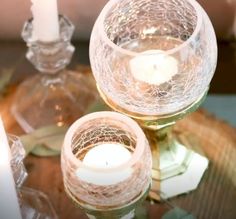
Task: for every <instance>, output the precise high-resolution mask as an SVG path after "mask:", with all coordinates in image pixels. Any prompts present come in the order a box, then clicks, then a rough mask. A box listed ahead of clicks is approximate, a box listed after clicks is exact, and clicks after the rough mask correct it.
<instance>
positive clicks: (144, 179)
mask: <svg viewBox="0 0 236 219" xmlns="http://www.w3.org/2000/svg"><path fill="white" fill-rule="evenodd" d="M90 115H92V114H90ZM90 115H89V116H90ZM94 115H95V114H94ZM97 115H98V116H97V117H96V118H95V117H93V118H91V119H89V120H87V121H86V122H83V124H80V126H77V127H75V126H74V129H71V130H70V129H69V131H68V132H71V133H72V134H71V138H67V137H66V138H65V141H64V146H63V149H62V171H63V178H64V185H65V188H66V191H67V193H68V194H69V196H71V197H72V199H73V200H75V201H76V202H77V203H78V204H81V203H83V204H85V205H86V206H94V208H95V207H96V208H98V209H99V208H100V209H101V208H109V207H112V208H114V207H117V208H118V207H122V206H124V205H127V204H130V203H131V202H132V201H134V200H136V199H137V198H138V197H139V196H140V195H141V194H143V193H144V192H145V191H147V190H148V188H149V185H150V183H151V166H152V161H151V152H150V148H149V145H148V142H147V139H146V137H145V136H144V133H143V132H142V130H141V129H140V127H139V126H138V125H137V124H136V123H135V126H133V125H132V126H130V122H129V120H130V119H129V118H128V117H126V118H125V119H124V116H123V115H121V114H120V116H119V114H118V113H111V112H109V113H108V112H105V113H102V114H100V113H99V114H97ZM117 115H118V116H117ZM87 117H88V116H87ZM120 117H121V118H123V119H120ZM125 120H127V122H125ZM131 123H132V124H133V123H134V121H132V122H131ZM136 128H137V130H138V131H137V130H136ZM67 135H68V134H67ZM104 143H111V144H120V145H123V146H124V147H125V148H127V149H128V150H129V151H130V152H131V154H132V155H131V160H132V161H131V160H130V161H128V162H129V163H128V164H127V165H125V166H123V167H117V169H112V170H111V171H112V174H115V173H116V172H117V173H119V172H120V171H124V170H127V168H130V169H132V173H131V175H130V176H129V177H128V178H126V179H124V180H122V181H120V182H117V183H114V184H110V185H97V184H95V183H89V182H87V181H84V180H81V179H80V178H79V176H78V175H76V172H77V170H79V169H80V168H85V169H86V168H88V167H86V166H83V163H82V161H83V159H84V156H85V155H86V153H87V152H88V151H89V150H90V149H91V148H93V147H95V146H96V145H99V144H104ZM137 145H139V146H137ZM68 150H71V152H72V153H71V155H70V153H68ZM135 152H136V153H135ZM72 154H73V155H72ZM71 156H73V157H74V159H76V161H78V160H79V161H80V162H78V163H77V162H76V161H74V160H73V159H72V157H71ZM114 156H116V154H114ZM90 171H92V172H93V171H94V173H96V174H104V169H94V170H90ZM108 171H109V168H108Z"/></svg>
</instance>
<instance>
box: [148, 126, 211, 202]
mask: <svg viewBox="0 0 236 219" xmlns="http://www.w3.org/2000/svg"><path fill="white" fill-rule="evenodd" d="M144 131H145V133H146V136H147V138H148V140H149V143H150V146H151V150H152V157H153V168H152V188H151V191H150V193H149V196H150V198H151V199H154V200H157V201H160V200H161V199H167V198H171V197H174V196H177V195H180V194H183V193H187V192H190V191H192V190H194V189H196V188H197V186H198V184H199V182H200V180H201V178H202V176H203V174H204V172H205V170H206V169H207V167H208V159H207V158H205V157H204V156H202V155H200V154H198V153H196V152H195V151H194V150H193V149H194V148H198V145H193V141H192V140H191V136H187V135H186V136H185V135H184V134H181V138H182V140H183V139H184V141H181V138H178V135H179V134H180V133H177V134H176V135H175V134H174V132H172V126H166V127H163V128H161V129H157V130H152V129H148V128H147V127H146V128H144ZM183 136H184V137H183Z"/></svg>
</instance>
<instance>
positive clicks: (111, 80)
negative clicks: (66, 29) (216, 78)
mask: <svg viewBox="0 0 236 219" xmlns="http://www.w3.org/2000/svg"><path fill="white" fill-rule="evenodd" d="M90 61H91V66H92V70H93V74H94V76H95V79H96V82H97V85H98V87H99V90H100V92H101V93H102V96H103V98H106V99H107V100H108V102H112V103H113V105H117V106H119V107H121V108H122V109H123V111H127V112H129V113H128V114H132V113H136V114H140V115H147V116H149V115H150V116H160V115H166V114H172V113H175V112H178V111H180V110H183V109H185V108H186V107H188V106H190V105H191V104H192V103H194V102H195V101H197V99H199V97H200V96H202V95H203V94H204V92H206V91H207V89H208V86H209V83H210V81H211V79H212V77H213V74H214V71H215V68H216V61H217V44H216V37H215V33H214V30H213V27H212V24H211V22H210V20H209V18H208V16H207V14H206V13H205V11H204V10H203V9H202V7H201V6H200V5H199V4H198V3H197V2H196V1H195V0H122V1H120V0H110V1H109V2H108V3H107V4H106V6H105V7H104V9H103V10H102V12H101V14H100V15H99V17H98V19H97V21H96V23H95V25H94V28H93V31H92V35H91V41H90ZM114 108H116V107H115V106H114Z"/></svg>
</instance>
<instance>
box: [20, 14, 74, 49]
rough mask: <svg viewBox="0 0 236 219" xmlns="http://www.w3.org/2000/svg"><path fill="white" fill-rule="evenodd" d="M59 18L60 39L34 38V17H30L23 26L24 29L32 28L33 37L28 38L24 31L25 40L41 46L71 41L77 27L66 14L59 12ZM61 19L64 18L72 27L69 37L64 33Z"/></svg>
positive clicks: (68, 25) (69, 26)
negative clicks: (45, 39)
mask: <svg viewBox="0 0 236 219" xmlns="http://www.w3.org/2000/svg"><path fill="white" fill-rule="evenodd" d="M58 18H59V28H60V29H59V31H60V32H59V39H57V40H55V41H41V40H37V39H34V38H33V37H32V36H33V31H32V30H33V19H34V18H33V17H31V18H29V19H28V20H27V21H26V22H25V24H24V27H23V30H24V29H26V28H27V27H28V28H29V27H30V29H31V34H30V35H31V37H30V39H29V40H28V39H26V36H25V35H24V31H23V33H22V38H23V39H24V41H25V42H28V43H30V44H32V45H34V44H35V45H41V46H55V45H56V44H61V43H64V42H69V41H70V40H71V37H72V35H73V32H74V29H75V27H74V26H73V25H72V24H71V22H70V21H69V19H68V18H67V17H66V16H65V15H61V14H59V15H58ZM61 20H63V21H64V22H66V24H67V27H68V28H70V29H71V30H70V33H69V35H68V36H67V37H65V36H64V35H63V34H62V30H63V29H62V28H61V25H62V24H61V22H60V21H61Z"/></svg>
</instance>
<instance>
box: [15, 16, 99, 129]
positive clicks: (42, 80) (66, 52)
mask: <svg viewBox="0 0 236 219" xmlns="http://www.w3.org/2000/svg"><path fill="white" fill-rule="evenodd" d="M59 27H60V38H59V39H58V40H56V41H53V42H42V41H39V40H36V39H35V37H34V30H33V24H32V19H31V20H29V21H27V22H26V23H25V25H24V28H23V31H22V38H23V39H24V41H25V42H26V43H27V46H28V51H27V54H26V57H27V59H28V60H29V61H30V62H31V63H32V64H33V65H34V67H35V68H36V69H37V70H38V71H39V72H40V74H37V75H35V76H33V77H31V78H29V79H27V80H25V81H24V82H23V83H22V84H21V85H20V86H19V87H18V89H17V92H16V96H15V99H14V102H13V105H12V107H11V112H12V114H13V115H14V117H15V119H16V120H17V122H18V123H19V124H20V126H21V127H22V128H23V130H24V131H25V132H27V133H29V132H32V131H34V130H35V129H39V128H43V127H47V126H52V125H55V126H58V127H61V126H69V125H70V124H72V123H73V122H74V121H75V120H76V119H78V118H79V117H80V116H82V115H84V113H85V111H86V110H87V108H88V107H89V106H90V104H92V103H93V101H94V100H95V99H96V97H97V93H96V92H95V91H94V89H93V87H94V85H93V83H91V81H90V80H89V79H88V77H87V76H86V75H83V74H81V73H79V72H73V71H69V70H66V69H65V67H66V66H67V65H68V64H69V63H70V61H71V58H72V55H73V53H74V50H75V48H74V46H72V44H71V38H72V35H73V32H74V25H73V24H72V23H71V22H70V20H69V19H68V18H66V17H64V16H59Z"/></svg>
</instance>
